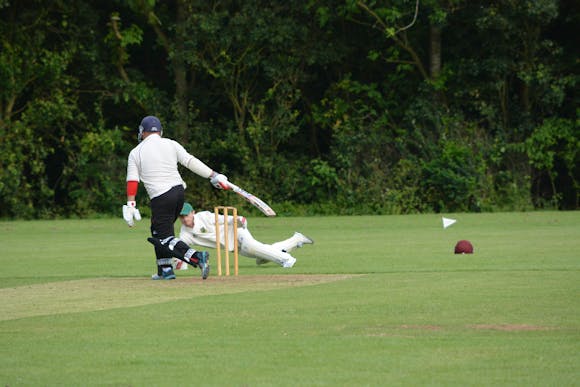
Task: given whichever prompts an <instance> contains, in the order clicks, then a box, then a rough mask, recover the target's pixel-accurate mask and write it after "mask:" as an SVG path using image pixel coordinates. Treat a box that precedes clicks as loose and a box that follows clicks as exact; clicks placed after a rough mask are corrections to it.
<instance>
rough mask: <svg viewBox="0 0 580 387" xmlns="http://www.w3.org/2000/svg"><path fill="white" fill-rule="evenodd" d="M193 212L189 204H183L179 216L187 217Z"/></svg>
mask: <svg viewBox="0 0 580 387" xmlns="http://www.w3.org/2000/svg"><path fill="white" fill-rule="evenodd" d="M192 211H193V207H192V206H191V204H189V203H187V202H185V203H183V208H182V209H181V213H180V214H179V215H184V216H185V215H189V214H190V213H191V212H192Z"/></svg>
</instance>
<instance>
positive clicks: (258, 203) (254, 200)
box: [228, 182, 276, 216]
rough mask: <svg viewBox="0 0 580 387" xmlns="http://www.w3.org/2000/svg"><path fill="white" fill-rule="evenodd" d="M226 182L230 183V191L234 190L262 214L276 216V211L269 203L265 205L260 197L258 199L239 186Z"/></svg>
mask: <svg viewBox="0 0 580 387" xmlns="http://www.w3.org/2000/svg"><path fill="white" fill-rule="evenodd" d="M228 184H229V185H230V188H231V190H232V191H234V192H235V193H237V194H238V195H240V196H241V197H243V198H244V199H246V200H247V201H248V202H249V203H250V204H252V205H253V206H254V207H256V208H257V209H258V210H260V211H262V213H263V214H264V215H266V216H276V212H275V211H274V210H273V209H272V208H271V207H270V206H269V205H267V204H266V203H265V202H264V201H263V200H262V199H260V198H259V197H257V196H255V195H252V194H251V193H249V192H248V191H246V190H243V189H241V188H240V187H238V186H237V185H235V184H233V183H231V182H228Z"/></svg>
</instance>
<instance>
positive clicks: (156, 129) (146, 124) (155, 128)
mask: <svg viewBox="0 0 580 387" xmlns="http://www.w3.org/2000/svg"><path fill="white" fill-rule="evenodd" d="M145 132H153V133H159V134H163V127H162V126H161V121H159V118H157V117H155V116H147V117H145V118H143V119H142V120H141V124H140V125H139V135H138V136H137V139H138V140H139V142H141V140H142V139H143V133H145Z"/></svg>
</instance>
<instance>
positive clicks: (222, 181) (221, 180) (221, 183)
mask: <svg viewBox="0 0 580 387" xmlns="http://www.w3.org/2000/svg"><path fill="white" fill-rule="evenodd" d="M209 182H210V183H211V184H212V185H213V186H214V187H216V188H217V189H225V190H228V189H230V185H229V184H228V178H227V177H226V176H225V175H222V174H221V173H217V172H212V173H211V175H210V176H209Z"/></svg>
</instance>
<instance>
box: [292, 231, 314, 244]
mask: <svg viewBox="0 0 580 387" xmlns="http://www.w3.org/2000/svg"><path fill="white" fill-rule="evenodd" d="M294 238H297V239H298V243H297V244H296V246H297V247H302V245H311V244H313V243H314V241H313V240H312V239H310V238H308V237H307V236H306V235H304V234H302V233H299V232H295V233H294Z"/></svg>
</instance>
